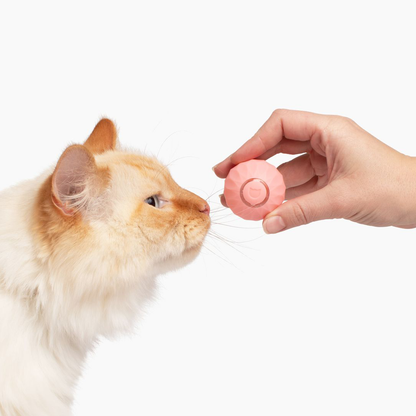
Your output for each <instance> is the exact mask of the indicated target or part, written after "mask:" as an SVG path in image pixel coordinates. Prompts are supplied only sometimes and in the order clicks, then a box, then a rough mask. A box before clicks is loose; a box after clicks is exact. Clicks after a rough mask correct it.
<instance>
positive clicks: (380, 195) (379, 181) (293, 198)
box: [213, 110, 416, 234]
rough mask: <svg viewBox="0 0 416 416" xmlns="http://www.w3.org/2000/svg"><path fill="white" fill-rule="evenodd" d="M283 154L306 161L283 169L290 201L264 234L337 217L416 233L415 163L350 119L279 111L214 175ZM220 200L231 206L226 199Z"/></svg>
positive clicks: (267, 219)
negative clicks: (245, 162) (413, 229)
mask: <svg viewBox="0 0 416 416" xmlns="http://www.w3.org/2000/svg"><path fill="white" fill-rule="evenodd" d="M277 153H286V154H291V155H298V154H300V156H298V157H296V158H294V159H293V160H291V161H290V162H287V163H284V164H282V165H280V166H279V167H278V169H279V171H280V172H281V174H282V175H283V178H284V181H285V184H286V188H287V190H286V199H287V201H286V202H285V203H284V204H282V205H281V206H280V207H278V208H277V209H276V210H274V211H273V212H271V213H270V214H268V215H267V216H266V217H265V219H264V220H263V228H264V231H265V232H266V233H268V234H273V233H277V232H280V231H283V230H288V229H290V228H294V227H298V226H300V225H305V224H308V223H311V222H313V221H318V220H323V219H332V218H345V219H347V220H351V221H354V222H358V223H360V224H365V225H372V226H379V227H384V226H395V227H400V228H415V227H416V179H415V178H416V160H415V158H413V157H410V156H406V155H404V154H402V153H399V152H398V151H396V150H394V149H392V148H391V147H389V146H387V145H386V144H384V143H382V142H381V141H379V140H378V139H376V138H375V137H373V136H372V135H371V134H369V133H368V132H366V131H365V130H364V129H362V128H361V127H360V126H358V125H357V124H356V123H355V122H354V121H352V120H350V119H348V118H345V117H340V116H328V115H322V114H314V113H308V112H303V111H292V110H276V111H274V112H273V113H272V115H271V116H270V118H269V119H268V120H267V121H266V122H265V123H264V124H263V126H262V127H260V129H259V130H258V132H257V133H256V134H255V135H254V136H253V137H252V138H251V139H250V140H248V141H247V142H246V143H244V144H243V145H242V146H241V147H240V148H239V149H238V150H237V151H236V152H234V153H233V154H232V155H230V156H229V157H227V158H226V159H225V160H223V161H222V162H221V163H219V164H218V165H216V166H214V168H213V170H214V172H215V174H216V175H217V176H218V177H220V178H225V177H226V176H227V174H228V172H229V171H230V169H231V168H232V167H234V166H235V165H237V164H238V163H241V162H244V161H246V160H250V159H264V160H266V159H268V158H270V157H272V156H274V155H275V154H277ZM221 201H222V203H223V204H224V205H226V201H225V199H224V196H221Z"/></svg>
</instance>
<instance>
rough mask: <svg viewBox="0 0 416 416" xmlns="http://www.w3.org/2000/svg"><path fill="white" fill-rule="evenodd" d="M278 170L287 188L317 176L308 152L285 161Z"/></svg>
mask: <svg viewBox="0 0 416 416" xmlns="http://www.w3.org/2000/svg"><path fill="white" fill-rule="evenodd" d="M278 171H279V172H280V173H281V174H282V176H283V181H284V183H285V185H286V189H287V188H293V187H295V186H299V185H302V184H304V183H306V182H308V181H309V180H310V179H312V178H313V177H314V176H315V170H314V169H313V167H312V164H311V159H310V157H309V155H308V154H305V155H302V156H299V157H297V158H296V159H293V160H291V161H290V162H287V163H283V164H282V165H280V166H279V167H278Z"/></svg>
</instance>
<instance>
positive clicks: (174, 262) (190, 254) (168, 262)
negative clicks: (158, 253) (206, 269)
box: [157, 245, 202, 274]
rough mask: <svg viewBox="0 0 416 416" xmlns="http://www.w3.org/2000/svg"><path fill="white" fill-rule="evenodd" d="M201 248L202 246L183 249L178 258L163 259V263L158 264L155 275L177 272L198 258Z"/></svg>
mask: <svg viewBox="0 0 416 416" xmlns="http://www.w3.org/2000/svg"><path fill="white" fill-rule="evenodd" d="M201 247H202V245H200V246H193V247H190V248H187V249H185V250H184V251H183V253H182V255H181V256H180V257H178V256H174V257H169V258H167V259H165V260H164V261H163V262H161V263H159V264H158V266H157V274H165V273H169V272H171V271H175V270H179V269H182V268H183V267H185V266H187V265H188V264H190V263H192V262H193V261H194V260H195V259H196V257H198V254H199V252H200V251H201Z"/></svg>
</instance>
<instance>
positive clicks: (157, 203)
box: [144, 195, 160, 208]
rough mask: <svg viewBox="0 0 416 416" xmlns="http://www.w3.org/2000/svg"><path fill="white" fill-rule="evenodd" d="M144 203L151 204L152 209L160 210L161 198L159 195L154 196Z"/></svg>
mask: <svg viewBox="0 0 416 416" xmlns="http://www.w3.org/2000/svg"><path fill="white" fill-rule="evenodd" d="M144 202H145V204H149V205H151V206H152V207H155V208H160V200H159V197H158V196H157V195H153V196H151V197H149V198H147V199H146V200H145V201H144Z"/></svg>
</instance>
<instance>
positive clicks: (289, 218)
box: [263, 185, 340, 234]
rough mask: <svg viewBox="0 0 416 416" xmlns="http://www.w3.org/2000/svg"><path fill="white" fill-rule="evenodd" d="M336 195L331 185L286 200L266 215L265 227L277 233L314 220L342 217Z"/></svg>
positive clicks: (265, 229)
mask: <svg viewBox="0 0 416 416" xmlns="http://www.w3.org/2000/svg"><path fill="white" fill-rule="evenodd" d="M336 199H337V198H336V195H335V194H334V191H333V190H332V189H331V187H330V185H329V186H325V187H324V188H322V189H320V190H319V191H315V192H312V193H310V194H306V195H303V196H300V197H297V198H294V199H291V200H289V201H287V202H285V203H284V204H283V205H281V206H280V207H278V208H276V209H275V210H274V211H272V212H271V213H270V214H268V215H267V216H266V218H265V219H264V221H263V229H264V231H265V232H266V234H275V233H278V232H280V231H283V230H288V229H289V228H294V227H298V226H299V225H304V224H309V223H311V222H313V221H319V220H324V219H330V218H336V217H338V218H339V217H340V215H338V214H339V213H338V212H337V211H338V210H339V209H337V205H338V204H336Z"/></svg>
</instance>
